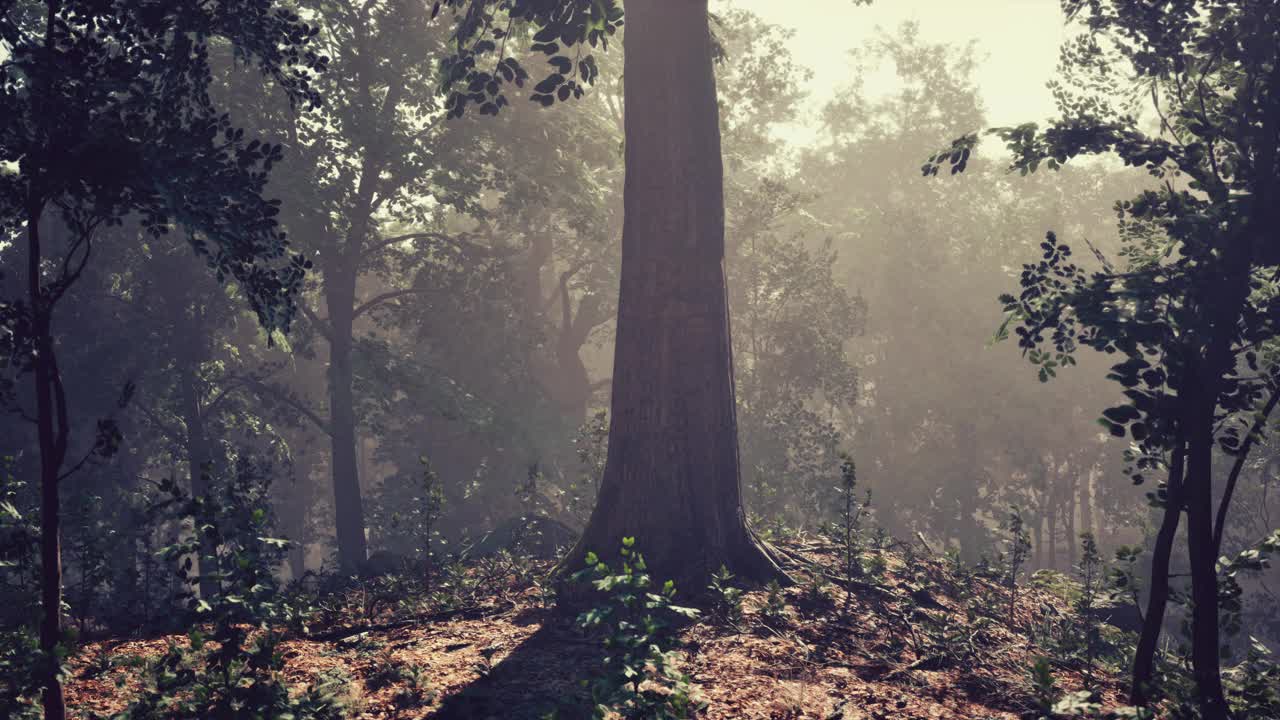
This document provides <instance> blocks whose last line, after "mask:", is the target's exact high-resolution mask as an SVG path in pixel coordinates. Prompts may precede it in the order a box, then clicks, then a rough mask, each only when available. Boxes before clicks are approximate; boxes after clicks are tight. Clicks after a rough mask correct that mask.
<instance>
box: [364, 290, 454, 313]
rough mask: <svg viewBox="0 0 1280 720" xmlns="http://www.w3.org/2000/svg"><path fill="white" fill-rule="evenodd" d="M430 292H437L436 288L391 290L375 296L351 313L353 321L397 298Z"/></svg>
mask: <svg viewBox="0 0 1280 720" xmlns="http://www.w3.org/2000/svg"><path fill="white" fill-rule="evenodd" d="M430 292H435V288H404V289H402V290H389V291H387V292H384V293H380V294H378V295H374V296H373V297H371V298H369V300H367V301H366V302H363V303H361V304H360V305H357V306H356V309H355V310H354V311H353V312H352V313H351V319H352V320H354V319H356V318H358V317H360V316H361V315H364V314H365V313H367V312H369V311H370V310H372V309H374V308H375V307H377V306H379V305H382V304H383V303H386V302H388V301H390V300H395V299H396V298H399V297H404V296H406V295H426V294H427V293H430Z"/></svg>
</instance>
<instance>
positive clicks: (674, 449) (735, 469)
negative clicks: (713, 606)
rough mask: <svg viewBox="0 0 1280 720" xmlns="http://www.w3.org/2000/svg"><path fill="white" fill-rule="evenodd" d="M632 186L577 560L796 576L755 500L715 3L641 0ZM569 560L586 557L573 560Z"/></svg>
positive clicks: (631, 34) (634, 68) (633, 24)
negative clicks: (732, 295) (625, 555)
mask: <svg viewBox="0 0 1280 720" xmlns="http://www.w3.org/2000/svg"><path fill="white" fill-rule="evenodd" d="M624 47H625V51H624V52H625V58H624V61H625V68H626V77H627V82H626V87H625V94H626V95H625V97H626V107H625V112H626V122H625V124H626V184H625V197H624V205H625V220H624V225H623V235H622V282H621V291H620V295H619V303H618V329H617V343H616V349H615V354H614V374H613V410H612V412H613V415H612V423H611V425H610V428H609V452H608V460H607V462H606V466H605V472H604V478H603V480H602V483H601V487H600V496H599V500H598V502H597V504H596V507H595V509H594V511H593V512H592V514H591V518H590V520H589V521H588V523H587V527H586V529H585V531H584V532H583V535H582V538H581V540H580V541H579V544H578V547H577V548H576V550H575V552H573V553H571V554H570V555H569V556H568V557H567V558H566V561H565V562H566V564H575V565H576V564H577V563H580V562H581V561H582V556H583V553H584V552H585V551H587V550H591V551H595V552H596V553H598V554H600V555H601V556H602V557H604V558H605V559H608V558H612V557H616V553H617V549H618V547H619V544H620V542H621V540H622V538H623V537H626V536H632V537H635V538H636V543H637V547H638V548H640V549H641V550H642V552H643V553H644V555H645V557H646V560H647V561H648V563H649V568H650V572H651V574H652V575H653V577H654V579H655V581H657V582H659V583H661V582H662V581H664V580H666V579H673V580H675V581H676V583H677V585H678V586H679V587H681V588H682V589H684V590H685V591H686V592H692V593H694V594H697V593H700V592H701V591H702V588H703V586H704V585H705V583H706V579H707V577H708V576H709V575H710V574H711V573H712V572H714V571H715V570H717V569H718V568H719V567H720V566H721V565H725V566H727V567H728V568H729V569H730V570H732V571H733V572H734V573H736V574H737V575H739V576H741V577H744V578H747V579H750V580H755V581H767V580H771V579H786V578H785V574H784V573H782V571H781V570H780V569H779V567H778V564H777V562H776V561H775V559H774V557H773V555H772V553H771V552H770V551H769V550H768V549H767V548H766V546H764V545H763V544H762V543H761V542H760V541H759V540H758V539H757V538H756V537H755V535H754V534H753V533H752V532H751V530H750V529H749V528H748V527H747V523H746V517H745V513H744V512H743V507H742V497H741V487H740V477H739V472H740V471H739V460H738V439H737V418H736V415H735V406H734V381H733V362H732V355H731V344H730V330H729V315H728V302H727V294H726V288H725V272H724V196H723V189H724V186H723V166H722V160H721V155H720V131H719V123H718V109H717V106H716V88H715V77H714V74H713V72H712V63H711V36H710V31H709V28H708V23H707V1H706V0H682V1H681V2H666V1H664V0H630V2H628V3H627V39H626V43H625V45H624ZM568 569H576V568H575V567H570V568H568Z"/></svg>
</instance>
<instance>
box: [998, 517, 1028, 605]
mask: <svg viewBox="0 0 1280 720" xmlns="http://www.w3.org/2000/svg"><path fill="white" fill-rule="evenodd" d="M1002 529H1003V530H1004V531H1005V534H1006V539H1005V547H1006V551H1005V553H1004V578H1003V580H1004V586H1005V588H1007V589H1008V591H1009V616H1008V623H1009V624H1010V625H1013V623H1014V610H1015V608H1016V606H1017V602H1018V576H1019V574H1020V573H1021V572H1022V566H1023V564H1025V563H1026V561H1027V556H1028V554H1029V553H1030V551H1031V534H1030V533H1029V532H1028V531H1027V528H1026V525H1025V524H1024V523H1023V521H1022V513H1021V512H1020V511H1019V510H1018V508H1017V507H1012V508H1010V509H1009V514H1008V516H1006V517H1005V520H1004V523H1002Z"/></svg>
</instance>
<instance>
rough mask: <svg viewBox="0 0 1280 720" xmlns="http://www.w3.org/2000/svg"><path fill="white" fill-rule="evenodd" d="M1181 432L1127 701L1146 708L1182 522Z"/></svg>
mask: <svg viewBox="0 0 1280 720" xmlns="http://www.w3.org/2000/svg"><path fill="white" fill-rule="evenodd" d="M1183 445H1184V443H1183V440H1182V433H1181V432H1179V433H1178V436H1177V439H1176V440H1175V442H1174V447H1173V452H1172V456H1171V457H1170V459H1169V478H1168V481H1167V482H1166V484H1165V507H1164V519H1163V520H1161V522H1160V530H1159V531H1158V532H1157V533H1156V541H1155V545H1154V546H1153V547H1152V549H1151V588H1150V590H1149V592H1148V595H1147V612H1146V613H1145V614H1144V615H1143V617H1142V634H1141V635H1140V636H1139V637H1138V647H1137V650H1136V651H1135V653H1134V657H1133V682H1132V683H1131V685H1130V686H1129V702H1131V703H1133V704H1134V705H1146V704H1147V703H1149V702H1150V701H1151V695H1150V692H1151V690H1152V689H1153V688H1152V685H1151V680H1152V678H1153V676H1154V673H1155V657H1156V648H1157V646H1158V645H1159V642H1160V633H1161V631H1162V629H1163V628H1164V613H1165V609H1166V608H1167V607H1168V605H1169V558H1170V556H1171V555H1172V554H1173V542H1174V539H1175V538H1176V537H1177V535H1178V523H1179V521H1180V520H1181V519H1182V509H1183V504H1184V503H1183V496H1182V474H1183V468H1184V461H1185V457H1186V455H1185V449H1184V447H1183Z"/></svg>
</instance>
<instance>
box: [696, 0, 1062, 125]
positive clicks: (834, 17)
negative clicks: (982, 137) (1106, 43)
mask: <svg viewBox="0 0 1280 720" xmlns="http://www.w3.org/2000/svg"><path fill="white" fill-rule="evenodd" d="M728 4H732V5H733V6H736V7H741V8H744V9H747V10H751V11H752V12H754V13H756V14H757V15H759V16H760V17H762V18H763V19H765V20H766V21H768V22H770V23H773V24H775V25H781V26H783V27H788V28H791V29H793V30H795V31H796V34H795V37H794V38H793V40H792V43H791V53H792V55H793V56H794V57H795V58H796V60H797V61H799V62H800V63H801V64H802V65H805V66H807V67H808V68H809V69H811V70H813V72H814V77H813V81H812V83H811V85H810V88H809V90H810V98H809V110H810V111H811V112H813V111H816V110H817V109H818V108H819V107H821V105H822V104H823V102H825V100H826V99H827V98H830V97H831V96H832V94H833V93H834V92H835V89H836V88H838V87H840V86H841V85H843V84H844V82H845V80H846V78H847V76H848V73H849V70H850V67H851V64H850V61H849V56H848V51H849V50H850V49H852V48H855V47H859V46H861V45H862V44H863V43H864V42H865V41H867V40H868V39H870V38H872V37H874V36H875V34H876V32H877V27H879V28H883V29H885V30H890V31H892V30H894V29H895V28H896V27H897V26H898V25H900V24H901V23H903V22H906V21H909V20H910V21H915V22H918V23H919V24H920V35H921V38H922V39H923V40H925V41H928V42H943V41H946V42H953V43H956V44H959V45H963V44H964V43H967V42H968V41H970V40H977V41H978V44H977V48H978V53H979V56H980V57H982V58H983V61H982V63H981V65H980V67H979V69H978V72H977V76H976V79H977V82H978V86H979V88H980V91H981V93H982V99H983V101H984V102H985V103H986V107H987V111H988V120H989V121H990V123H991V125H992V126H999V125H1013V124H1018V123H1022V122H1027V121H1029V120H1037V121H1038V120H1043V119H1044V118H1046V117H1048V116H1050V115H1051V114H1052V113H1053V98H1052V96H1051V95H1050V94H1049V91H1048V90H1047V89H1046V88H1045V82H1047V81H1048V80H1049V79H1050V78H1051V77H1052V76H1053V71H1054V66H1055V64H1056V63H1057V60H1058V46H1059V45H1060V44H1061V41H1062V40H1063V39H1064V38H1065V37H1066V31H1065V29H1064V27H1063V20H1062V11H1061V9H1060V6H1059V3H1058V0H873V2H872V4H871V5H870V6H862V5H855V4H854V3H853V0H713V2H712V5H713V8H714V7H715V6H716V5H719V6H721V7H724V6H726V5H728ZM984 56H985V57H984ZM876 89H877V88H876V87H875V86H874V84H872V83H870V82H869V83H868V85H867V90H868V91H870V92H874V91H875V90H876ZM888 89H889V88H887V87H886V88H883V90H888ZM786 135H788V136H791V137H789V138H788V139H792V140H793V141H795V142H806V141H808V140H809V139H811V138H813V137H814V129H813V128H812V127H804V128H795V129H794V130H793V131H791V132H788V133H786Z"/></svg>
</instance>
